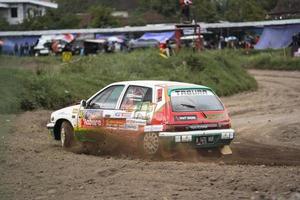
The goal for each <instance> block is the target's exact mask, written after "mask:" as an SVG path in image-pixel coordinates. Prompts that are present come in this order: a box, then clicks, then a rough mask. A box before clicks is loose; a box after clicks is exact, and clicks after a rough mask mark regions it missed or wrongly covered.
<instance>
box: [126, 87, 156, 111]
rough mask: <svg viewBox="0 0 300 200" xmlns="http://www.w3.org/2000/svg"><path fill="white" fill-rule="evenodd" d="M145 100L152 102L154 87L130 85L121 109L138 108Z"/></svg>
mask: <svg viewBox="0 0 300 200" xmlns="http://www.w3.org/2000/svg"><path fill="white" fill-rule="evenodd" d="M144 102H149V103H152V89H151V88H148V87H141V86H129V87H128V89H127V91H126V94H125V96H124V98H123V100H122V104H121V110H136V109H137V108H138V106H140V105H141V104H142V103H144Z"/></svg>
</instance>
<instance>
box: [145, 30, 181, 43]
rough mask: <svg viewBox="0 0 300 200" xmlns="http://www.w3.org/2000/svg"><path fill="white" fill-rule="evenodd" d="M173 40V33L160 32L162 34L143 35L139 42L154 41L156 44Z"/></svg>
mask: <svg viewBox="0 0 300 200" xmlns="http://www.w3.org/2000/svg"><path fill="white" fill-rule="evenodd" d="M173 38H175V32H174V31H170V32H162V33H145V34H144V35H143V36H142V37H140V38H139V40H156V41H158V42H166V41H167V40H170V39H173Z"/></svg>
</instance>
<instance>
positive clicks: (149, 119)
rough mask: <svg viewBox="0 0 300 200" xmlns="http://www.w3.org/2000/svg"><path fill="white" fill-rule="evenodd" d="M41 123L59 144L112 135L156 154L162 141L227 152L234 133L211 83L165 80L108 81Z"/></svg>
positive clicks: (100, 139) (169, 143)
mask: <svg viewBox="0 0 300 200" xmlns="http://www.w3.org/2000/svg"><path fill="white" fill-rule="evenodd" d="M47 128H48V129H49V130H50V132H51V133H52V135H53V137H54V139H55V140H60V141H61V145H62V147H63V148H70V147H71V146H72V145H73V143H74V141H76V142H80V143H97V142H103V140H105V138H106V137H108V136H110V135H114V136H117V137H118V138H124V140H125V138H127V139H128V138H130V140H131V142H130V143H131V144H136V146H137V147H138V148H139V149H140V150H141V151H142V152H143V153H144V154H147V155H155V154H158V153H159V152H160V149H162V148H164V144H168V145H171V146H172V145H173V146H176V145H178V144H185V145H187V146H191V147H195V148H220V149H221V152H223V153H225V154H230V153H231V150H230V148H229V144H230V143H231V141H232V140H233V139H234V135H235V134H234V130H233V129H231V120H230V118H229V115H228V112H227V110H226V108H225V106H224V105H223V104H222V102H221V101H220V99H219V98H218V96H217V95H216V94H215V93H214V91H213V90H212V89H211V88H209V87H206V86H202V85H195V84H189V83H181V82H171V81H127V82H117V83H113V84H110V85H108V86H107V87H105V88H103V89H102V90H100V91H99V92H97V93H96V94H94V95H93V96H92V97H90V98H89V99H88V100H82V101H81V102H80V104H78V105H74V106H70V107H67V108H63V109H61V110H58V111H55V112H53V113H52V114H51V118H50V123H48V124H47ZM121 140H122V139H121Z"/></svg>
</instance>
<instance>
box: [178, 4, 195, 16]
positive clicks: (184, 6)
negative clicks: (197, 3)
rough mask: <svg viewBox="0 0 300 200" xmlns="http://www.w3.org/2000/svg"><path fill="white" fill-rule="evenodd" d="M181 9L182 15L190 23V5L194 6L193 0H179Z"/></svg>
mask: <svg viewBox="0 0 300 200" xmlns="http://www.w3.org/2000/svg"><path fill="white" fill-rule="evenodd" d="M179 4H180V7H181V13H182V15H183V16H184V17H185V18H186V20H187V21H190V5H192V4H193V2H192V0H179Z"/></svg>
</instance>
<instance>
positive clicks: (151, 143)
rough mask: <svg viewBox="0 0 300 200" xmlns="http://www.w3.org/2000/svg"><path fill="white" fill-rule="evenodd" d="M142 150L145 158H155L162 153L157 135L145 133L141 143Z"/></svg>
mask: <svg viewBox="0 0 300 200" xmlns="http://www.w3.org/2000/svg"><path fill="white" fill-rule="evenodd" d="M140 149H141V151H142V154H143V155H144V156H155V155H158V154H159V152H160V141H159V136H158V134H157V133H153V132H149V133H145V134H144V135H143V136H142V138H141V141H140Z"/></svg>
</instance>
